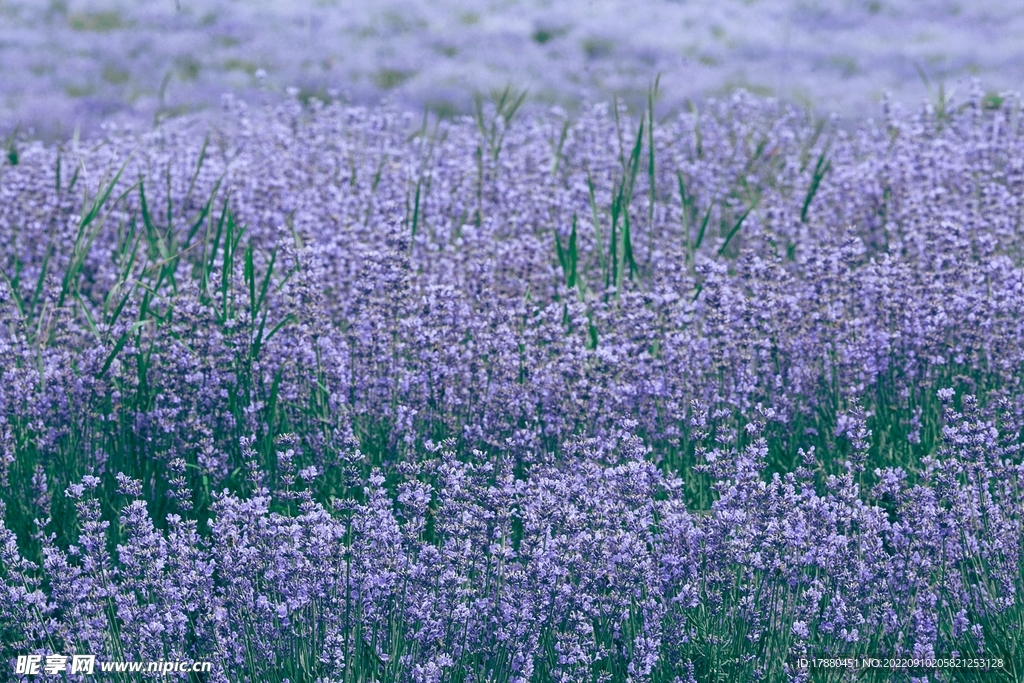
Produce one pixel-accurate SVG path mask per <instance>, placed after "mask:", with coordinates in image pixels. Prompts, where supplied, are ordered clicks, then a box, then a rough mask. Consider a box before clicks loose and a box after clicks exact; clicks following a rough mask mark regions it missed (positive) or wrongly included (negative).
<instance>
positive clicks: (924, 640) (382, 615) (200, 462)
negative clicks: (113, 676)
mask: <svg viewBox="0 0 1024 683" xmlns="http://www.w3.org/2000/svg"><path fill="white" fill-rule="evenodd" d="M652 101H653V97H652ZM517 104H518V100H516V98H515V97H514V94H510V93H509V92H508V91H506V92H505V93H502V94H496V95H495V98H494V101H493V102H492V103H490V104H489V105H484V104H481V105H480V107H479V108H478V110H477V113H476V116H474V117H465V118H460V119H454V120H439V121H434V120H428V119H424V120H423V121H422V123H421V122H420V121H419V120H418V119H417V118H416V117H414V116H411V115H409V114H405V113H403V112H400V111H397V110H394V109H390V108H388V107H383V108H378V109H370V110H367V109H361V108H352V107H346V106H343V105H341V104H339V103H332V104H325V103H321V102H318V101H316V100H312V101H311V102H310V103H309V105H303V103H301V102H300V101H299V100H298V98H295V97H293V98H292V99H289V100H287V101H284V102H282V103H281V104H279V105H277V106H274V107H268V108H266V109H263V110H256V109H251V108H249V107H247V106H246V105H244V104H242V103H241V102H238V101H236V100H233V99H231V98H226V99H225V102H224V105H225V109H226V111H227V113H228V116H227V118H226V123H225V124H224V125H223V126H221V127H219V128H215V129H212V130H210V131H209V132H208V133H207V134H205V135H204V134H203V132H202V131H197V130H195V129H193V128H190V127H189V122H188V121H187V120H177V121H173V122H168V123H167V124H166V125H165V126H163V127H162V128H159V129H157V130H156V131H154V132H152V133H148V134H145V135H131V134H128V133H123V132H118V131H116V130H111V131H109V135H108V136H107V137H106V138H105V139H103V140H99V141H97V142H96V143H95V144H93V145H91V146H86V145H83V144H78V145H65V146H56V147H47V146H43V145H42V144H40V143H34V144H33V143H30V142H26V141H23V140H18V141H16V142H15V143H12V144H11V146H10V148H9V149H8V151H7V154H6V161H5V162H4V163H3V164H2V165H0V245H2V247H0V250H2V254H0V259H2V260H0V270H2V272H3V278H2V279H0V320H2V324H0V478H2V483H3V487H2V494H0V510H2V513H3V514H2V520H3V521H2V526H0V536H2V554H0V596H2V597H0V653H2V657H0V658H2V659H4V660H8V661H13V659H14V658H15V657H16V656H17V655H19V654H27V653H39V654H48V653H62V654H73V653H84V654H95V655H98V656H101V657H107V658H120V659H138V660H153V661H155V660H164V661H172V660H196V661H211V662H219V663H220V666H219V668H217V670H216V671H215V672H214V674H213V676H212V678H209V679H208V680H215V681H271V680H272V681H284V680H288V681H306V680H309V681H313V680H320V681H325V682H326V681H346V682H347V681H396V682H397V681H403V682H404V681H415V682H417V683H425V682H428V681H429V682H437V683H440V682H441V681H446V682H447V681H460V682H466V683H469V682H477V683H482V682H484V681H503V682H509V683H511V682H525V681H564V682H566V683H568V682H577V681H637V682H640V681H670V682H673V683H674V682H676V681H680V682H682V681H697V680H701V681H703V680H721V678H720V677H722V676H724V677H727V679H728V680H793V681H804V680H826V678H820V677H819V675H820V674H821V672H812V671H809V670H807V669H802V668H800V667H799V666H798V665H797V664H796V662H797V660H798V658H799V657H806V656H810V655H818V656H837V657H839V656H848V655H865V656H868V655H869V656H898V657H914V658H933V657H950V656H953V657H976V658H977V657H994V658H999V659H1000V660H1001V661H1003V666H1002V667H999V668H997V670H993V671H987V672H985V673H984V675H985V676H987V677H986V678H985V680H1014V678H1015V677H1017V676H1020V675H1022V672H1024V669H1022V666H1024V659H1022V652H1021V650H1020V648H1019V645H1017V643H1019V642H1021V639H1022V637H1024V634H1022V633H1021V629H1022V625H1024V609H1022V608H1021V605H1020V600H1019V597H1018V591H1019V590H1021V589H1022V588H1024V562H1022V551H1024V527H1022V525H1024V514H1022V509H1024V505H1022V503H1024V465H1022V464H1021V452H1020V450H1021V443H1022V441H1021V434H1022V429H1024V392H1022V391H1021V389H1020V386H1019V385H1020V381H1021V378H1022V376H1024V373H1022V370H1024V326H1022V323H1021V321H1022V320H1024V297H1022V289H1024V268H1022V267H1021V265H1020V264H1021V258H1022V255H1024V251H1022V249H1024V231H1022V230H1021V228H1020V226H1021V220H1022V211H1024V207H1022V205H1021V202H1020V199H1019V197H1020V196H1022V194H1024V119H1022V109H1021V101H1020V99H1019V98H1018V97H1016V96H1013V95H1007V96H1005V97H1000V98H998V99H997V100H994V99H993V98H991V97H983V96H982V95H981V93H980V92H978V93H975V94H974V95H973V96H972V97H971V98H970V99H968V100H967V101H965V102H963V103H962V104H956V103H949V102H943V103H940V104H941V106H939V107H938V108H936V107H933V106H924V107H922V109H921V110H920V111H918V112H916V113H908V112H905V111H903V110H901V109H900V108H898V107H890V106H888V105H886V106H885V107H884V110H883V116H882V118H881V119H880V120H879V121H867V122H865V123H864V124H863V125H862V126H861V127H860V128H858V129H857V130H855V131H851V130H845V129H843V128H842V127H840V126H838V125H837V124H836V123H835V122H830V121H823V122H815V121H813V120H811V119H810V118H809V117H808V115H806V114H805V113H802V112H800V111H797V110H794V109H790V108H787V107H783V106H781V105H779V104H778V103H776V102H774V101H765V100H759V99H755V98H753V97H750V96H748V95H745V94H742V93H740V94H737V95H736V96H734V97H732V98H731V99H729V100H727V101H721V102H716V101H711V102H708V103H707V104H706V105H704V106H702V107H701V108H699V109H698V108H692V109H691V110H690V111H688V112H685V113H682V114H679V115H673V116H671V117H668V118H666V119H660V120H659V119H657V118H656V117H655V115H654V113H653V107H651V108H650V109H648V111H645V112H644V113H643V114H641V115H637V114H636V113H632V114H631V113H630V112H628V111H627V110H625V109H624V108H622V107H618V106H608V105H602V106H596V107H594V108H592V109H588V110H587V111H586V112H585V113H584V114H583V115H581V116H580V117H579V118H578V119H575V120H571V119H570V118H569V117H568V116H566V115H565V114H564V113H563V112H561V111H559V110H557V109H556V110H552V111H551V112H550V113H549V114H547V115H545V116H539V117H536V118H534V119H532V120H521V119H517V118H515V115H516V108H517ZM9 671H13V669H10V670H9ZM826 673H827V675H828V676H831V678H827V680H846V679H843V678H842V675H847V676H851V675H853V674H852V673H850V672H846V673H845V674H843V673H841V672H838V671H831V672H826ZM861 674H863V672H861ZM871 675H877V678H876V680H893V679H894V677H897V678H898V677H900V676H902V677H903V680H920V681H924V680H954V679H955V680H973V679H970V678H967V679H964V678H963V676H964V675H967V676H970V675H973V673H967V674H965V673H964V672H963V671H956V672H951V671H947V670H927V671H920V670H917V669H914V670H910V669H908V670H900V671H890V670H886V671H885V672H875V673H869V674H868V679H870V676H871ZM979 675H980V674H979ZM187 676H188V674H181V677H182V678H183V679H187ZM1000 676H1001V677H1002V678H1000ZM956 677H959V678H956ZM863 678H864V676H863V675H861V678H858V680H861V679H863ZM26 680H28V679H26ZM82 680H85V678H83V679H82ZM203 680H207V679H203ZM851 680H852V679H851Z"/></svg>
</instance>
